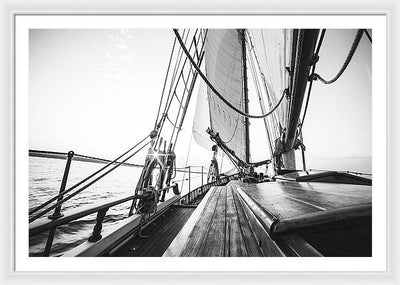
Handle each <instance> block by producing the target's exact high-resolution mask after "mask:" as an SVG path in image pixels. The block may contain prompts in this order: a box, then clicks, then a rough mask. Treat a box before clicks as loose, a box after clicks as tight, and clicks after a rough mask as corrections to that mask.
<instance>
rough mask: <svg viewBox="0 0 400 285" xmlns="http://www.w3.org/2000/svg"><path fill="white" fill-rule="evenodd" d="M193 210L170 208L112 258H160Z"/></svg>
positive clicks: (177, 207) (188, 208)
mask: <svg viewBox="0 0 400 285" xmlns="http://www.w3.org/2000/svg"><path fill="white" fill-rule="evenodd" d="M194 210H195V208H190V207H179V206H173V207H171V208H170V209H169V210H168V211H167V212H166V213H165V214H163V216H162V217H161V218H159V219H157V220H156V222H154V223H152V224H151V225H149V226H148V227H146V228H145V229H143V231H142V232H141V235H142V237H139V236H136V237H135V238H134V239H132V240H131V241H130V242H128V243H127V244H126V245H125V246H123V247H122V248H121V249H120V250H118V251H117V252H116V253H114V254H113V256H131V257H134V256H135V257H160V256H162V255H163V253H164V251H165V250H166V249H167V248H168V246H169V245H170V243H171V242H172V241H173V239H174V238H175V236H176V235H177V234H178V233H179V231H180V230H181V229H182V227H183V226H184V224H185V222H186V221H187V220H188V219H189V217H190V215H191V214H192V213H193V211H194Z"/></svg>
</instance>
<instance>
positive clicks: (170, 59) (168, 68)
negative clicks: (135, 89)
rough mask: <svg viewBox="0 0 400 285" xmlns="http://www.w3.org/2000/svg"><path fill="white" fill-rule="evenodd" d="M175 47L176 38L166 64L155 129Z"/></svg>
mask: <svg viewBox="0 0 400 285" xmlns="http://www.w3.org/2000/svg"><path fill="white" fill-rule="evenodd" d="M175 45H176V38H175V39H174V44H173V46H172V50H171V55H170V57H169V62H168V67H167V74H166V75H165V80H164V85H163V89H162V92H161V99H160V104H159V105H158V111H157V118H156V122H155V125H154V128H155V129H156V128H157V122H158V118H159V116H160V110H161V104H162V102H163V99H164V95H165V87H166V85H167V81H168V76H169V70H170V67H171V62H172V57H173V55H174V51H175Z"/></svg>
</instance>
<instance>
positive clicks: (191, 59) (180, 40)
mask: <svg viewBox="0 0 400 285" xmlns="http://www.w3.org/2000/svg"><path fill="white" fill-rule="evenodd" d="M174 33H175V36H176V38H177V39H178V42H179V44H180V45H181V47H182V50H183V51H184V53H185V54H186V56H187V58H188V59H189V61H190V63H191V64H192V65H193V67H194V68H195V69H196V71H197V72H198V73H199V75H200V76H201V78H202V79H203V80H204V82H205V83H206V84H207V85H208V87H210V89H211V90H212V91H213V92H214V93H215V95H217V96H218V98H219V99H221V100H222V101H223V102H224V103H225V104H226V105H227V106H228V107H229V108H231V109H232V110H234V111H235V112H236V113H239V114H240V115H242V116H244V117H247V118H252V119H262V118H265V117H267V116H269V115H271V114H272V113H273V112H274V111H275V110H276V109H277V108H278V107H279V105H280V104H281V102H282V101H283V98H284V97H285V95H286V93H287V89H285V90H284V91H283V93H282V96H281V98H280V99H279V101H278V103H277V104H276V105H275V106H274V107H273V108H272V109H271V110H270V111H269V112H268V113H266V114H264V115H251V114H246V113H244V112H242V111H241V110H239V109H237V108H236V107H235V106H233V105H232V104H231V103H229V101H228V100H226V99H225V98H224V96H222V95H221V93H219V92H218V91H217V90H216V89H215V87H214V86H213V85H212V84H211V82H210V81H209V80H208V79H207V77H206V76H205V75H204V73H203V72H202V71H201V70H200V68H199V67H198V66H197V64H196V63H195V62H194V60H193V58H192V57H191V55H190V53H189V52H188V50H187V49H186V47H185V44H184V43H183V42H182V39H181V37H180V35H179V33H178V30H177V29H174Z"/></svg>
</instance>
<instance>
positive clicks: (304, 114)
mask: <svg viewBox="0 0 400 285" xmlns="http://www.w3.org/2000/svg"><path fill="white" fill-rule="evenodd" d="M325 32H326V29H322V31H321V36H320V37H319V41H318V45H317V49H316V50H315V53H314V56H313V59H312V60H313V63H314V64H313V66H312V70H311V74H314V72H315V67H316V65H317V62H318V59H319V55H318V54H319V51H320V49H321V46H322V42H323V40H324V37H325ZM313 82H314V80H311V81H310V84H309V85H308V93H307V99H306V104H305V106H304V113H303V118H302V119H301V123H300V126H299V127H300V131H299V135H300V133H301V130H302V128H303V124H304V119H305V117H306V113H307V109H308V103H309V102H310V96H311V88H312V85H313Z"/></svg>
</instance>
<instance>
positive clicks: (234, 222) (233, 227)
mask: <svg viewBox="0 0 400 285" xmlns="http://www.w3.org/2000/svg"><path fill="white" fill-rule="evenodd" d="M226 191H227V192H226V227H225V229H226V232H225V236H226V240H225V242H226V245H225V254H224V256H247V250H246V244H245V241H244V239H243V235H242V229H241V227H240V223H239V217H238V210H237V209H236V205H235V200H234V198H233V193H232V192H233V191H232V187H230V186H228V187H227V189H226Z"/></svg>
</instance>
